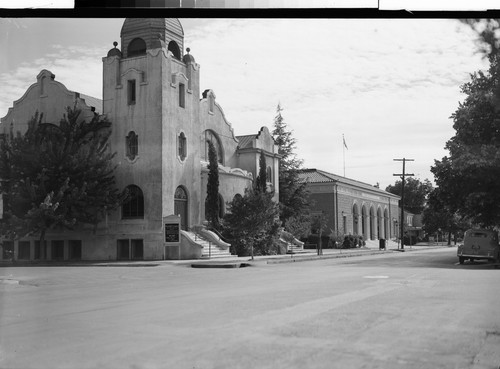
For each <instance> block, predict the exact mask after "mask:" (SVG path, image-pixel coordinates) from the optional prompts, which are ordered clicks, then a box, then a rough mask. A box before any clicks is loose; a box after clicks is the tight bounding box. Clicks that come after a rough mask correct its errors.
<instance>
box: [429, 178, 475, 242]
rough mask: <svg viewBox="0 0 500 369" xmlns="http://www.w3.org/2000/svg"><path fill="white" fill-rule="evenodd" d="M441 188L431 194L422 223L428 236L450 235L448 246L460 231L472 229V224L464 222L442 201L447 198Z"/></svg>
mask: <svg viewBox="0 0 500 369" xmlns="http://www.w3.org/2000/svg"><path fill="white" fill-rule="evenodd" d="M441 191H442V190H441V189H440V188H435V189H434V190H433V191H432V192H431V193H430V194H429V198H428V201H427V206H426V207H425V209H424V212H423V217H422V222H423V228H424V230H425V232H426V233H427V234H434V233H436V232H439V231H443V232H445V233H447V234H448V245H450V244H451V236H452V235H455V239H456V235H457V233H458V232H460V231H465V230H466V229H467V228H470V224H469V223H468V222H467V221H465V220H463V219H462V218H461V217H460V215H459V214H458V213H456V212H453V211H451V210H450V209H449V208H448V207H447V206H446V204H445V203H443V201H442V199H443V198H445V196H443V194H442V193H441Z"/></svg>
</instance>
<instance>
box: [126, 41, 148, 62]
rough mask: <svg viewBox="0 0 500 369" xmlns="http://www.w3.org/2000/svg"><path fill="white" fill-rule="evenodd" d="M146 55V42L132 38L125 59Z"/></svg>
mask: <svg viewBox="0 0 500 369" xmlns="http://www.w3.org/2000/svg"><path fill="white" fill-rule="evenodd" d="M139 55H146V42H144V40H143V39H142V38H134V39H133V40H132V41H130V43H129V44H128V48H127V57H129V58H131V57H133V56H139Z"/></svg>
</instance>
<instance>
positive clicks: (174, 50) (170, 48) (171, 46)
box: [168, 41, 181, 60]
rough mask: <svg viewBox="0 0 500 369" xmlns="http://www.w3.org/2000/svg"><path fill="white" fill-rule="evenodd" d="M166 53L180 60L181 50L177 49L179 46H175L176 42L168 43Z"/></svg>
mask: <svg viewBox="0 0 500 369" xmlns="http://www.w3.org/2000/svg"><path fill="white" fill-rule="evenodd" d="M168 51H170V52H172V54H174V58H176V59H177V60H181V50H180V49H179V45H177V42H175V41H170V42H169V43H168Z"/></svg>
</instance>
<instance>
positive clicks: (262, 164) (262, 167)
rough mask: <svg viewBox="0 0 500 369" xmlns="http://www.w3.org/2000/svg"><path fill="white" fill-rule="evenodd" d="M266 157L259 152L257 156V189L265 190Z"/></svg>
mask: <svg viewBox="0 0 500 369" xmlns="http://www.w3.org/2000/svg"><path fill="white" fill-rule="evenodd" d="M266 168H267V167H266V157H265V156H264V153H263V152H261V153H260V158H259V175H258V176H257V178H256V181H255V186H256V188H257V190H258V191H261V192H266V190H267V172H266Z"/></svg>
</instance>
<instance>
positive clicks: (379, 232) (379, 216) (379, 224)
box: [376, 207, 385, 239]
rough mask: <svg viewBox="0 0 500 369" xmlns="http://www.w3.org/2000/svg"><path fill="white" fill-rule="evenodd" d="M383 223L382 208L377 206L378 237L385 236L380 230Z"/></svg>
mask: <svg viewBox="0 0 500 369" xmlns="http://www.w3.org/2000/svg"><path fill="white" fill-rule="evenodd" d="M382 227H383V223H382V209H381V208H380V207H379V208H378V209H377V237H376V238H378V239H381V238H385V237H384V233H383V231H382Z"/></svg>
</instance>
